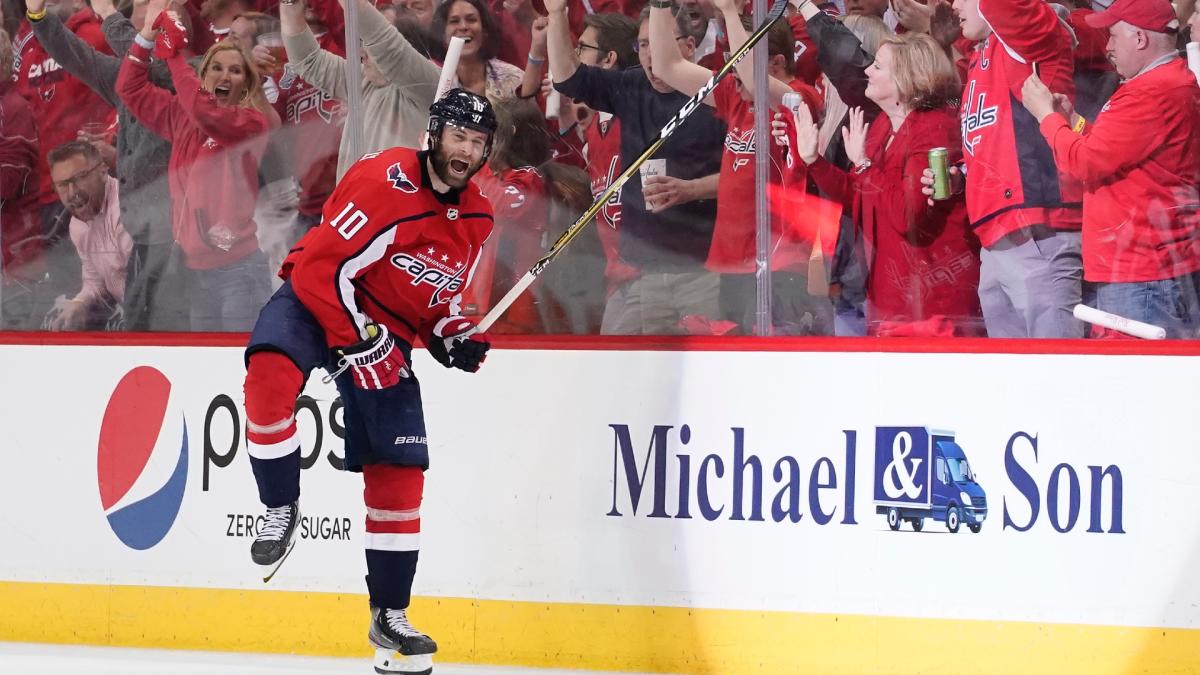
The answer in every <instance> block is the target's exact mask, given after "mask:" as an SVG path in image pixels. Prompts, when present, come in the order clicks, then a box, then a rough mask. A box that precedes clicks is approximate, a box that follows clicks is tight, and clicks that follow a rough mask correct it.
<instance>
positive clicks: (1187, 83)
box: [1041, 58, 1200, 282]
mask: <svg viewBox="0 0 1200 675" xmlns="http://www.w3.org/2000/svg"><path fill="white" fill-rule="evenodd" d="M1198 130H1200V87H1198V86H1197V85H1196V78H1195V76H1193V75H1192V73H1191V71H1190V70H1188V67H1187V63H1186V62H1185V61H1184V60H1183V59H1179V58H1176V59H1174V60H1172V61H1170V62H1168V63H1166V64H1163V65H1161V66H1158V67H1156V68H1153V69H1152V70H1150V71H1148V72H1145V73H1142V74H1141V75H1138V76H1137V77H1135V78H1133V79H1132V80H1128V81H1126V82H1125V83H1124V84H1122V85H1121V86H1120V88H1118V89H1117V91H1116V93H1115V94H1113V96H1112V98H1111V99H1109V101H1108V103H1107V104H1105V106H1104V107H1103V108H1102V109H1101V111H1100V115H1099V117H1097V118H1096V123H1095V124H1094V125H1091V126H1089V127H1087V128H1086V129H1085V130H1084V134H1083V135H1082V136H1080V135H1077V134H1075V133H1073V132H1072V131H1071V129H1070V127H1069V126H1068V125H1067V121H1066V120H1065V119H1064V118H1063V117H1062V116H1061V115H1059V114H1053V115H1049V116H1047V117H1046V118H1045V119H1043V120H1042V125H1041V131H1042V134H1043V135H1044V136H1045V137H1046V140H1047V141H1048V142H1049V143H1050V147H1051V148H1053V150H1054V160H1055V162H1057V163H1058V166H1059V168H1061V169H1062V170H1064V171H1068V172H1070V173H1071V174H1072V175H1074V176H1077V177H1079V178H1080V179H1081V180H1083V182H1084V187H1085V190H1086V192H1084V196H1083V277H1084V279H1086V280H1088V281H1096V282H1138V281H1156V280H1160V279H1170V278H1172V277H1177V276H1181V275H1184V274H1188V273H1190V272H1194V271H1196V270H1198V269H1200V230H1198V229H1197V228H1198V226H1200V215H1198V210H1200V194H1198V193H1197V186H1198V185H1200V131H1198Z"/></svg>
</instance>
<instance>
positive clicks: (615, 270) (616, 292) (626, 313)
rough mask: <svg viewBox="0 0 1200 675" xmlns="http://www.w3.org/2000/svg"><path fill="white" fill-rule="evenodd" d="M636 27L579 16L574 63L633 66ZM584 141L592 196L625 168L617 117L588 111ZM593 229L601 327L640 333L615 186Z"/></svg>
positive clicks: (618, 19) (616, 19)
mask: <svg viewBox="0 0 1200 675" xmlns="http://www.w3.org/2000/svg"><path fill="white" fill-rule="evenodd" d="M637 33H638V25H637V22H636V21H634V20H633V19H631V18H629V17H627V16H625V15H623V14H615V13H611V12H610V13H605V14H592V15H590V16H588V17H587V18H586V19H584V29H583V33H582V34H581V35H580V36H579V39H578V40H577V41H576V42H575V54H576V56H577V57H578V58H579V63H580V64H582V65H585V66H593V67H597V68H602V69H605V70H612V71H621V70H625V69H626V68H632V67H633V66H636V65H637V64H638V57H637V52H635V51H634V50H633V43H634V42H635V41H637ZM563 98H566V97H565V96H564V97H563ZM584 142H585V145H584V155H585V156H586V158H587V171H588V176H589V177H590V178H591V186H592V196H593V197H599V196H600V195H601V194H603V193H604V191H605V190H607V189H608V186H609V185H612V182H613V179H615V178H616V177H617V176H618V175H619V174H620V173H621V171H623V170H624V168H625V164H624V162H623V161H622V160H621V121H620V120H618V119H617V118H616V117H614V116H613V114H612V113H611V112H603V111H600V112H593V113H591V114H589V115H588V122H587V126H586V127H585V129H584ZM596 232H597V234H598V235H599V237H600V243H601V246H602V247H603V249H604V258H605V267H604V277H605V281H606V288H605V296H606V300H605V304H604V315H603V318H602V320H601V323H600V332H601V333H602V334H605V335H621V334H631V333H640V332H641V327H642V323H641V317H640V315H639V313H638V307H637V305H636V304H634V303H633V302H632V301H631V299H630V296H629V286H630V284H631V283H632V282H633V280H634V279H636V278H638V276H639V275H640V272H639V271H638V269H637V268H636V267H634V266H632V265H630V264H629V263H627V262H625V261H624V260H622V259H621V250H620V237H621V192H620V191H619V190H618V191H617V193H616V194H614V195H613V196H612V198H610V199H609V200H608V202H607V203H605V204H604V206H603V207H602V208H601V209H600V212H599V213H598V214H596Z"/></svg>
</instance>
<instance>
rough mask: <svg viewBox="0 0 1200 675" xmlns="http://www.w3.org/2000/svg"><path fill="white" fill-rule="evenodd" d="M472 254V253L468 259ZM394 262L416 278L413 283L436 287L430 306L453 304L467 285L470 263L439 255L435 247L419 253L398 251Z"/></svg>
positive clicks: (413, 278) (442, 254)
mask: <svg viewBox="0 0 1200 675" xmlns="http://www.w3.org/2000/svg"><path fill="white" fill-rule="evenodd" d="M470 257H471V256H470V254H469V252H468V255H467V259H468V260H469V259H470ZM392 264H393V265H395V266H396V267H397V268H399V269H400V270H403V271H404V272H407V273H408V274H409V276H411V277H412V281H411V282H410V283H411V284H412V285H413V286H421V285H422V284H425V285H429V286H432V287H433V288H434V291H433V293H432V294H431V295H430V297H429V307H430V308H433V307H437V306H438V305H444V304H447V303H449V302H450V301H451V300H453V299H454V296H455V295H457V294H458V291H460V290H461V289H462V287H463V286H465V285H466V281H465V279H464V278H463V277H464V274H465V272H466V271H467V266H466V264H465V263H464V262H463V261H461V260H454V261H451V260H450V256H449V255H446V254H445V253H441V254H439V253H438V252H437V249H435V248H434V247H432V246H430V247H428V248H425V249H422V250H420V251H417V252H415V253H397V254H395V255H393V256H392Z"/></svg>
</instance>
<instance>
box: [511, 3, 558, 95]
mask: <svg viewBox="0 0 1200 675" xmlns="http://www.w3.org/2000/svg"><path fill="white" fill-rule="evenodd" d="M549 26H550V20H549V19H547V18H546V17H544V16H539V17H538V18H537V19H534V21H533V26H532V27H531V28H530V31H529V32H530V39H529V58H528V59H527V60H526V62H525V72H524V74H523V75H522V76H521V88H520V89H518V90H517V97H518V98H533V97H534V96H537V94H538V92H540V91H541V90H542V78H543V76H544V75H545V73H546V32H547V31H548V29H549Z"/></svg>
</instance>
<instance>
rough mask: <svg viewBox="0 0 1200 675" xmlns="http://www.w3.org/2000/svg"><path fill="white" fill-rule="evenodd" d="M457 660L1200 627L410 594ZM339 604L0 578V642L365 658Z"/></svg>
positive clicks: (1089, 641) (734, 674)
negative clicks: (652, 605) (909, 616)
mask: <svg viewBox="0 0 1200 675" xmlns="http://www.w3.org/2000/svg"><path fill="white" fill-rule="evenodd" d="M411 616H412V619H413V622H414V623H415V624H416V625H417V626H419V627H420V628H421V629H423V630H425V631H427V632H428V633H429V634H430V635H432V636H433V637H434V638H435V639H436V640H437V641H438V646H439V648H440V651H439V653H438V660H441V661H446V662H458V663H475V664H493V665H513V666H543V667H559V668H583V669H594V670H627V671H646V672H663V673H671V672H675V673H703V674H712V675H718V674H719V675H739V674H742V673H769V674H772V675H774V674H779V673H821V674H824V673H852V674H859V673H872V674H881V673H917V672H921V673H973V674H974V673H981V674H983V673H997V674H1005V675H1008V674H1010V673H1055V674H1060V673H1087V674H1089V675H1092V674H1096V675H1102V674H1107V673H1112V674H1114V675H1115V674H1117V673H1135V672H1138V673H1140V672H1176V673H1196V672H1200V630H1186V629H1175V628H1127V627H1115V626H1086V625H1075V624H1034V623H1023V622H1010V621H964V620H950V619H906V618H898V617H872V616H858V615H834V614H796V613H789V612H756V611H745V610H716V609H684V608H677V607H630V606H621V605H585V604H568V603H538V602H512V601H503V600H470V599H464V598H416V599H414V601H413V607H412V610H411ZM367 620H368V613H367V601H366V598H365V597H364V596H361V595H351V594H338V593H307V592H284V591H257V590H255V591H250V590H243V591H238V590H221V589H205V588H166V587H148V586H100V585H73V584H39V583H19V582H0V640H6V641H20V642H56V643H69V644H95V645H112V646H122V647H156V648H173V649H201V650H219V651H235V652H237V651H244V652H276V653H293V654H312V655H324V656H361V657H363V658H366V657H368V656H369V655H370V653H371V650H370V648H369V646H368V645H367V641H366V635H367Z"/></svg>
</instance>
